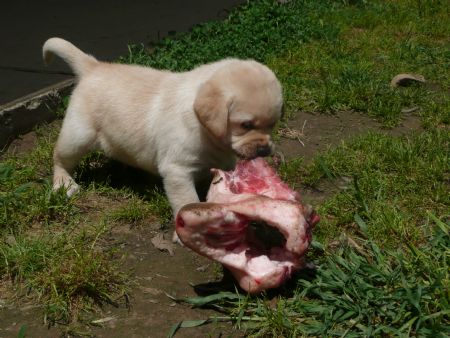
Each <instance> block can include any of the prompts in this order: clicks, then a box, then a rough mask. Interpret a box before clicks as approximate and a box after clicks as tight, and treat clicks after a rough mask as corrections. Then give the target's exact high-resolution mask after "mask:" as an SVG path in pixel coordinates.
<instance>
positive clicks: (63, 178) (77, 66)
mask: <svg viewBox="0 0 450 338" xmlns="http://www.w3.org/2000/svg"><path fill="white" fill-rule="evenodd" d="M53 54H56V55H58V56H60V57H61V58H62V59H64V60H65V61H66V62H67V63H68V64H69V65H70V66H71V67H72V69H73V70H74V72H75V74H76V75H77V77H78V83H77V86H76V88H75V89H74V91H73V93H72V97H71V100H70V104H69V107H68V109H67V112H66V117H65V119H64V122H63V125H62V129H61V132H60V135H59V138H58V141H57V144H56V146H55V150H54V156H53V159H54V177H53V184H54V189H58V188H60V187H62V186H64V187H65V188H66V189H68V194H69V195H71V194H73V193H74V192H75V191H77V189H78V185H77V184H76V183H75V182H74V180H73V178H72V176H71V174H72V171H73V169H74V168H75V166H76V165H77V163H78V161H79V160H80V159H81V158H82V157H83V156H84V155H85V154H87V153H88V152H90V151H92V150H96V149H100V150H103V151H104V152H105V153H106V155H108V156H110V157H112V158H115V159H118V160H120V161H122V162H125V163H127V164H129V165H131V166H135V167H139V168H142V169H144V170H147V171H149V172H151V173H154V174H159V175H161V176H162V178H163V181H164V188H165V191H166V194H167V196H168V198H169V201H170V204H171V206H172V209H173V211H174V215H176V213H177V212H178V210H179V209H180V208H181V207H182V206H183V205H185V204H187V203H192V202H197V201H198V196H197V193H196V190H195V186H194V182H195V180H196V178H197V177H198V175H201V174H202V173H204V172H205V170H206V171H207V170H209V168H211V167H216V168H228V167H231V166H232V165H233V164H234V161H235V154H238V155H239V156H241V157H246V158H252V157H256V156H258V155H268V154H269V153H270V151H271V150H272V149H273V143H272V141H271V139H270V132H271V129H272V127H273V126H274V124H275V123H276V121H277V120H278V118H279V117H280V114H281V106H282V94H281V86H280V84H279V82H278V80H277V79H276V77H275V75H274V74H273V73H272V71H270V70H269V69H268V68H267V67H266V66H264V65H262V64H260V63H257V62H255V61H251V60H247V61H243V60H237V59H226V60H222V61H219V62H215V63H211V64H207V65H203V66H200V67H198V68H195V69H193V70H191V71H189V72H184V73H174V72H169V71H160V70H155V69H152V68H148V67H140V66H130V65H121V64H110V63H104V62H99V61H97V60H96V59H95V58H94V57H92V56H89V55H87V54H85V53H83V52H82V51H80V50H79V49H78V48H76V47H75V46H74V45H72V44H71V43H70V42H68V41H65V40H63V39H60V38H51V39H49V40H47V41H46V43H45V44H44V46H43V55H44V60H45V61H46V63H48V62H50V61H51V58H52V56H53ZM261 149H262V150H261Z"/></svg>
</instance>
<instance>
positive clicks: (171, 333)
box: [167, 322, 182, 338]
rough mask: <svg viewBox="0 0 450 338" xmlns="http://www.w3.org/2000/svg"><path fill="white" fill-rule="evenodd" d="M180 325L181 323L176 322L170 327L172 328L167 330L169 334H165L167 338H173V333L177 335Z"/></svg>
mask: <svg viewBox="0 0 450 338" xmlns="http://www.w3.org/2000/svg"><path fill="white" fill-rule="evenodd" d="M181 323H182V322H178V323H176V324H174V325H172V327H171V328H170V330H169V333H168V334H167V338H172V337H173V336H175V333H177V331H178V329H179V328H180V327H181Z"/></svg>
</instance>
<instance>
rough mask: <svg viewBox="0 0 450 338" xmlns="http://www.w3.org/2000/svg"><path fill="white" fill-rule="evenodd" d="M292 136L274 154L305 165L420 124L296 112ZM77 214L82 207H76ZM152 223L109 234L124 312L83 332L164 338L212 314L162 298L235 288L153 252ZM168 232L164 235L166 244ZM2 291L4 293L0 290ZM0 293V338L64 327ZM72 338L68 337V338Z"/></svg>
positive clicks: (222, 328)
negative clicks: (120, 259) (346, 143)
mask: <svg viewBox="0 0 450 338" xmlns="http://www.w3.org/2000/svg"><path fill="white" fill-rule="evenodd" d="M287 127H288V128H290V129H291V130H293V131H295V132H296V133H295V135H296V139H289V138H285V137H281V138H280V141H279V142H278V148H277V150H278V151H281V152H282V153H283V155H284V157H285V158H286V159H291V158H295V157H298V156H302V157H304V158H305V160H306V161H308V160H309V159H311V158H312V157H313V156H314V155H315V154H316V153H318V152H320V151H323V150H326V149H327V148H329V147H333V146H336V145H337V144H339V143H340V142H341V141H342V140H345V139H348V138H350V137H353V136H357V135H360V134H362V133H366V132H367V131H369V130H373V131H381V132H386V133H389V134H392V135H400V134H404V133H409V132H411V131H412V130H417V129H420V121H419V119H418V118H417V117H415V116H413V115H409V116H405V117H404V119H403V121H402V123H401V124H400V125H399V126H398V127H396V128H394V129H390V130H385V129H383V128H382V127H381V125H380V124H379V123H378V122H376V121H375V120H373V119H371V118H369V117H367V116H366V115H360V114H356V113H350V112H343V113H340V114H339V116H332V115H315V114H309V113H304V112H299V113H298V114H297V115H296V117H295V118H294V119H293V120H291V121H289V122H288V123H287ZM35 144H36V137H35V135H34V134H33V133H30V134H27V135H25V136H23V137H22V138H21V139H18V140H16V141H14V142H13V143H11V145H10V147H9V150H8V151H12V152H16V153H20V152H26V151H29V150H30V149H32V147H34V146H35ZM330 189H331V188H330V187H326V186H324V187H322V188H319V189H316V190H311V189H306V190H304V191H302V192H301V193H302V195H303V198H304V200H305V201H306V202H309V203H312V204H313V205H314V204H316V205H317V204H320V202H321V201H322V200H323V199H324V198H326V196H328V195H329V194H330V193H331V190H330ZM91 202H92V203H89V204H90V207H86V209H85V211H86V212H90V213H95V212H99V210H101V208H108V207H111V206H108V205H105V203H107V202H106V201H101V200H98V201H91ZM83 210H84V209H83ZM160 229H161V228H160V226H159V225H158V224H155V223H154V220H150V219H149V220H148V223H147V222H140V224H138V225H133V226H132V225H130V224H120V225H118V226H116V227H114V228H113V230H112V232H111V233H110V234H109V236H108V240H107V241H106V243H105V245H112V246H116V247H119V248H121V249H122V250H123V252H124V254H125V259H124V265H123V269H124V270H125V271H131V272H132V275H133V276H134V280H133V281H132V284H131V285H132V292H131V298H130V307H129V308H126V307H118V308H115V307H112V306H105V307H104V309H103V312H102V313H101V314H98V315H97V316H96V318H95V319H96V320H97V322H98V324H97V325H98V326H94V327H90V328H89V329H88V328H87V327H86V328H85V329H86V332H90V334H91V335H94V336H96V337H166V336H167V333H168V332H169V330H170V328H171V327H172V325H173V324H175V323H177V322H179V321H181V320H189V319H205V318H207V317H209V316H214V315H219V316H220V314H219V313H217V312H214V311H213V310H205V309H193V308H190V307H189V306H187V305H184V304H180V303H176V302H174V301H173V300H172V299H171V298H169V297H168V296H167V295H170V296H173V297H176V298H183V297H192V296H196V295H201V294H207V293H208V292H211V290H213V291H215V292H217V291H220V290H224V289H230V290H234V286H233V283H232V281H230V280H229V279H228V278H225V279H224V280H222V281H221V279H222V277H223V273H222V269H221V267H220V266H218V265H217V264H215V263H212V262H211V261H209V260H207V259H205V258H203V257H200V256H198V255H197V254H194V253H193V252H191V251H189V250H188V249H186V248H184V247H181V246H176V247H175V248H174V254H173V255H170V254H169V252H167V251H160V250H158V249H157V248H155V246H154V245H153V244H152V242H151V240H152V238H154V237H155V236H156V235H157V234H158V233H160V232H161V231H162V230H160ZM171 231H172V230H167V231H166V233H165V234H164V236H165V238H167V239H169V238H170V235H171ZM3 287H7V286H6V285H5V284H3ZM2 291H6V290H0V338H2V337H17V334H18V332H19V329H20V327H21V326H22V325H26V326H27V330H26V332H27V337H59V336H61V332H64V331H65V330H66V329H67V328H66V327H64V326H54V327H51V328H47V327H46V326H45V325H44V324H43V317H42V311H41V309H40V308H39V307H36V306H34V305H32V303H31V302H29V301H27V300H26V299H20V300H17V299H11V298H5V296H4V295H6V294H10V293H8V292H2ZM244 335H245V333H244V332H242V331H237V330H234V329H233V328H232V326H231V324H230V323H215V324H209V325H205V326H202V327H198V328H190V329H181V330H180V331H179V332H178V333H177V335H176V337H194V336H197V337H241V336H244ZM67 336H72V335H70V334H69V335H67Z"/></svg>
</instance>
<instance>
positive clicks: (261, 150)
mask: <svg viewBox="0 0 450 338" xmlns="http://www.w3.org/2000/svg"><path fill="white" fill-rule="evenodd" d="M271 153H272V149H271V148H270V147H269V146H257V147H256V155H257V156H261V157H264V156H269V155H270V154H271Z"/></svg>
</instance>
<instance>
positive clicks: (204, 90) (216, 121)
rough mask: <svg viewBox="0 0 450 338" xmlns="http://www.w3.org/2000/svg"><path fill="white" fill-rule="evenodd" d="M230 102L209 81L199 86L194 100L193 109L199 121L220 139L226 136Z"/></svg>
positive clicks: (223, 139) (224, 138)
mask: <svg viewBox="0 0 450 338" xmlns="http://www.w3.org/2000/svg"><path fill="white" fill-rule="evenodd" d="M230 103H231V100H227V99H226V98H225V95H224V94H223V93H222V91H221V90H220V89H219V88H218V86H217V85H216V84H214V83H212V82H211V81H209V82H206V83H204V84H203V85H202V86H201V87H200V89H199V91H198V93H197V97H196V98H195V102H194V111H195V114H196V115H197V118H198V119H199V121H200V123H201V124H202V125H203V126H204V127H205V128H206V129H208V130H209V131H210V132H211V134H213V135H214V136H215V137H217V138H219V139H220V140H222V141H225V140H226V137H227V129H228V109H229V107H230Z"/></svg>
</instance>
